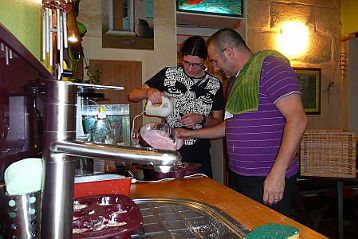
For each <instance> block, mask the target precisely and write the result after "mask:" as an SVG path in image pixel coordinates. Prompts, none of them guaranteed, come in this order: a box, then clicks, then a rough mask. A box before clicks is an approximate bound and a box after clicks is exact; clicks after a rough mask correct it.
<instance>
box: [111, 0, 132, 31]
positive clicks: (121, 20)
mask: <svg viewBox="0 0 358 239" xmlns="http://www.w3.org/2000/svg"><path fill="white" fill-rule="evenodd" d="M108 2H109V4H110V5H109V8H108V10H109V14H108V18H109V19H108V26H109V30H108V32H107V34H109V35H135V33H134V25H135V16H134V15H135V14H134V0H110V1H108Z"/></svg>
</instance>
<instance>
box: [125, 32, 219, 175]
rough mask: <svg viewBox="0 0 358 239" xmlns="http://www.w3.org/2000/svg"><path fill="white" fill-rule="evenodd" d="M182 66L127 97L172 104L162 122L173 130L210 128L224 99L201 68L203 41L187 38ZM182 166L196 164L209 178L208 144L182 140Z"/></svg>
mask: <svg viewBox="0 0 358 239" xmlns="http://www.w3.org/2000/svg"><path fill="white" fill-rule="evenodd" d="M181 54H182V57H183V65H182V66H179V67H165V68H164V69H162V70H161V71H159V72H158V73H157V74H156V75H155V76H153V77H152V78H151V79H149V80H148V81H147V82H145V84H144V85H143V86H142V87H140V88H137V89H134V90H133V91H131V92H130V93H129V96H128V99H129V101H131V102H139V101H141V100H143V99H147V100H150V101H151V102H152V103H154V104H155V103H161V98H162V95H166V96H168V97H169V98H170V99H171V100H172V101H173V104H174V111H173V113H172V114H171V115H169V116H167V117H166V118H165V121H166V123H167V124H169V125H170V126H172V127H174V128H180V127H185V128H189V129H193V130H195V129H198V128H202V127H207V126H214V125H217V124H219V123H221V122H222V121H223V114H224V106H225V103H224V96H223V89H222V84H221V82H220V81H219V80H218V79H217V78H215V77H214V76H211V75H209V74H208V73H207V72H206V71H205V68H204V63H205V61H206V58H207V49H206V44H205V41H204V39H203V38H201V37H199V36H193V37H190V38H188V39H187V40H186V41H185V42H184V43H183V47H182V48H181ZM179 152H180V153H181V155H182V160H183V162H189V163H200V164H202V167H201V168H200V169H199V172H200V173H204V174H206V175H207V176H209V177H212V169H211V157H210V141H209V140H208V139H194V138H193V139H185V140H184V145H183V146H182V147H181V148H180V149H179Z"/></svg>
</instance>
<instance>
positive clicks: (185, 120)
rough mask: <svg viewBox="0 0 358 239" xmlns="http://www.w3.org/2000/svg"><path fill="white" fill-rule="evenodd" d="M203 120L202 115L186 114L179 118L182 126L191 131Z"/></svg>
mask: <svg viewBox="0 0 358 239" xmlns="http://www.w3.org/2000/svg"><path fill="white" fill-rule="evenodd" d="M204 119H205V116H204V115H200V114H196V113H187V114H185V115H183V116H182V117H181V119H180V122H181V123H182V125H183V126H185V127H187V128H191V129H193V128H194V127H195V126H196V125H197V124H199V123H201V122H203V120H204Z"/></svg>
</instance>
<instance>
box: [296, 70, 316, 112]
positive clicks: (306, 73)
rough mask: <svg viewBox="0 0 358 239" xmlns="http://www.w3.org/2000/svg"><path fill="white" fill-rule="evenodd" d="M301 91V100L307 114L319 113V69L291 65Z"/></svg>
mask: <svg viewBox="0 0 358 239" xmlns="http://www.w3.org/2000/svg"><path fill="white" fill-rule="evenodd" d="M293 69H294V70H295V72H296V75H297V78H298V81H299V83H300V87H301V91H302V102H303V107H304V109H305V112H306V113H307V114H320V113H321V69H320V68H300V67H293Z"/></svg>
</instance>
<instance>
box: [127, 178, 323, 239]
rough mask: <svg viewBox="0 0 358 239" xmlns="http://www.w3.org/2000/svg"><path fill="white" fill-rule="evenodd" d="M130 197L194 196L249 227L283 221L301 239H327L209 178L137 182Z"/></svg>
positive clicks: (133, 185) (185, 197)
mask: <svg viewBox="0 0 358 239" xmlns="http://www.w3.org/2000/svg"><path fill="white" fill-rule="evenodd" d="M130 197H132V198H148V197H162V198H183V199H191V200H195V201H198V202H204V203H207V204H210V205H212V206H215V207H217V208H219V209H221V210H223V211H224V212H225V213H227V214H228V215H229V216H231V217H232V218H234V219H235V220H237V221H238V222H240V223H241V224H243V225H244V226H245V227H247V228H248V229H252V228H254V227H255V226H259V225H262V224H266V223H280V224H287V225H292V226H295V227H297V228H298V229H299V230H300V239H312V238H314V239H320V238H327V237H325V236H323V235H322V234H319V233H318V232H316V231H314V230H312V229H310V228H308V227H306V226H304V225H302V224H300V223H298V222H296V221H294V220H292V219H290V218H288V217H286V216H283V215H282V214H280V213H277V212H275V211H273V210H271V209H270V208H268V207H266V206H264V205H262V204H260V203H257V202H255V201H254V200H252V199H250V198H247V197H245V196H244V195H242V194H240V193H238V192H236V191H234V190H232V189H230V188H228V187H226V186H224V185H222V184H220V183H217V182H216V181H214V180H212V179H210V178H191V179H180V180H172V181H166V182H160V183H135V184H132V186H131V192H130Z"/></svg>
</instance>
